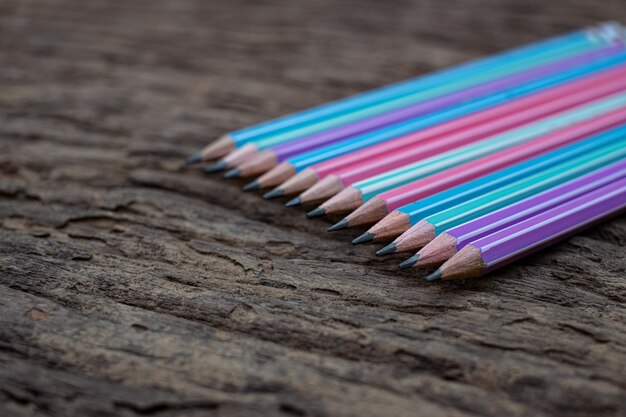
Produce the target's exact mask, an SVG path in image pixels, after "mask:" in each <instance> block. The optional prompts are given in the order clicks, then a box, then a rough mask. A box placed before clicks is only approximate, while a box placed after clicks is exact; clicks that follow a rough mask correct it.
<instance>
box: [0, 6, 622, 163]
mask: <svg viewBox="0 0 626 417" xmlns="http://www.w3.org/2000/svg"><path fill="white" fill-rule="evenodd" d="M607 19H615V20H621V21H622V22H623V21H625V20H626V2H624V1H623V0H560V1H545V0H527V1H515V0H447V1H439V0H413V1H410V0H390V1H384V2H381V1H377V0H343V1H331V0H315V1H312V0H308V1H293V0H271V1H269V0H263V1H257V0H235V1H204V0H135V1H105V0H83V1H69V0H4V1H2V2H1V3H0V60H1V62H2V65H1V68H0V91H1V92H0V112H1V113H0V114H1V115H2V117H3V118H4V120H2V122H3V125H4V126H3V128H2V129H3V133H4V135H3V138H2V142H3V145H2V146H3V149H2V151H5V152H6V151H8V149H7V148H6V147H7V146H9V145H11V147H13V146H18V147H20V146H24V144H23V143H16V141H15V139H17V142H21V141H22V140H23V139H25V138H26V139H29V138H30V140H31V141H32V140H33V137H34V136H37V135H39V134H44V133H43V132H41V131H40V129H38V128H36V127H34V126H29V124H30V123H29V122H30V121H31V118H32V117H35V115H42V114H45V115H46V118H47V120H46V122H45V123H47V124H46V125H45V126H41V128H42V129H43V130H46V131H49V129H45V127H51V126H53V127H54V129H57V128H60V129H64V130H65V131H66V133H67V135H65V136H66V138H65V139H64V141H63V142H64V143H67V142H68V141H72V137H73V136H74V134H78V135H80V136H81V137H80V139H79V140H80V141H81V143H82V144H83V146H87V145H88V143H89V139H90V138H91V136H92V135H96V134H97V135H102V136H104V137H106V138H107V140H106V141H107V143H109V144H110V145H117V146H120V147H126V146H129V145H130V144H132V145H130V146H133V147H135V148H141V149H143V148H144V147H146V146H148V145H149V147H150V148H151V149H152V150H153V151H154V152H156V151H158V149H166V150H167V151H168V152H169V151H170V150H171V151H172V152H175V154H176V155H178V154H180V155H181V156H182V155H184V154H186V153H189V152H191V151H194V150H196V149H198V148H199V147H201V146H203V145H205V144H206V143H207V141H209V140H212V139H213V138H215V137H217V136H218V135H219V134H221V133H223V132H224V131H229V130H233V129H235V128H238V127H242V126H245V125H248V124H251V123H254V122H257V121H261V120H264V119H267V118H269V117H272V116H277V115H281V114H284V113H288V112H291V111H294V110H298V109H302V108H305V107H308V106H311V105H314V104H317V103H321V102H325V101H328V100H332V99H335V98H339V97H343V96H346V95H349V94H353V93H356V92H359V91H363V90H367V89H370V88H373V87H376V86H379V85H383V84H386V83H389V82H393V81H397V80H401V79H404V78H407V77H411V76H414V75H416V74H419V73H423V72H426V71H430V70H433V69H436V68H440V67H444V66H447V65H451V64H454V63H458V62H462V61H465V60H467V59H471V58H475V57H478V56H481V55H484V54H487V53H491V52H495V51H499V50H502V49H505V48H509V47H512V46H516V45H521V44H524V43H527V42H531V41H534V40H537V39H540V38H543V37H546V36H550V35H554V34H557V33H562V32H566V31H569V30H572V29H576V28H579V27H582V26H585V25H590V24H594V23H597V22H600V21H604V20H607ZM7 117H8V118H9V119H8V120H7V119H6V118H7ZM39 124H41V121H40V123H39ZM76 129H78V130H79V131H80V132H75V130H76ZM81 130H85V131H81ZM85 133H86V136H87V137H85V135H83V134H85ZM45 134H48V133H45ZM129 137H131V138H133V140H132V141H131V142H129V141H128V138H129ZM51 139H53V140H54V141H56V140H57V139H56V138H51ZM93 139H94V140H97V139H96V138H93ZM146 139H147V140H148V142H146ZM174 143H175V144H177V145H178V146H177V147H176V149H171V147H172V145H173V144H174ZM59 145H60V146H62V145H63V144H59ZM42 162H44V161H42Z"/></svg>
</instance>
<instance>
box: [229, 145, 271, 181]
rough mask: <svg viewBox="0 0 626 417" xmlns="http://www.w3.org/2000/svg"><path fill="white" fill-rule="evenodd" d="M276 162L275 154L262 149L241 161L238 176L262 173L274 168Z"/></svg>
mask: <svg viewBox="0 0 626 417" xmlns="http://www.w3.org/2000/svg"><path fill="white" fill-rule="evenodd" d="M276 164H277V160H276V154H274V152H272V151H262V152H259V153H257V154H256V155H254V156H252V157H251V158H250V159H248V160H247V161H245V162H243V163H242V164H241V165H240V166H239V167H238V168H239V176H241V177H250V176H252V175H258V174H262V173H264V172H267V171H269V170H270V169H272V168H274V167H275V166H276Z"/></svg>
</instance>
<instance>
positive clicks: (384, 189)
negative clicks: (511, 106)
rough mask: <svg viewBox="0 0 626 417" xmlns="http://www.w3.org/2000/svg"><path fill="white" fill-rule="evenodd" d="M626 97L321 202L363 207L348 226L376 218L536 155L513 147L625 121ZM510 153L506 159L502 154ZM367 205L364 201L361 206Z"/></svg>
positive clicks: (379, 178) (610, 99)
mask: <svg viewBox="0 0 626 417" xmlns="http://www.w3.org/2000/svg"><path fill="white" fill-rule="evenodd" d="M625 99H626V94H624V93H621V94H617V95H613V96H610V97H608V98H604V99H601V100H596V101H594V102H592V103H590V104H585V105H583V106H579V107H576V108H575V109H573V110H569V111H566V112H563V113H559V114H558V115H556V116H552V117H549V118H547V119H544V120H541V121H539V122H535V123H533V124H531V125H529V126H523V127H521V128H517V129H514V130H512V131H508V132H505V133H504V134H500V135H496V136H493V137H490V138H488V139H485V140H482V141H480V142H478V143H475V144H471V145H467V146H464V147H461V148H459V149H455V150H453V151H450V152H446V153H443V154H440V155H438V156H435V157H432V158H428V159H426V160H424V161H420V162H418V163H415V164H410V165H407V166H405V167H402V168H400V169H397V170H393V171H390V172H388V173H385V174H383V175H379V176H375V177H372V178H370V179H368V180H365V181H361V182H358V183H355V184H353V185H352V186H350V187H348V188H346V189H344V190H343V191H341V192H340V193H339V194H337V195H336V196H334V197H333V198H331V199H330V200H328V201H326V202H324V203H323V204H322V206H320V207H321V208H322V209H324V210H325V211H326V213H328V212H330V211H331V210H329V209H328V208H327V207H329V206H330V207H331V209H332V210H333V211H336V212H340V210H344V211H346V208H347V209H354V208H356V207H358V209H357V210H355V211H354V212H352V213H350V215H349V216H348V217H347V218H346V222H344V225H345V227H353V226H358V225H363V224H368V223H375V222H377V221H379V220H380V219H382V218H383V217H384V216H386V215H387V214H388V213H389V212H390V211H391V210H394V209H396V208H398V207H401V206H403V205H406V204H409V203H412V202H413V201H417V200H418V199H420V198H424V197H425V196H427V195H430V194H432V193H434V192H439V191H442V190H443V189H446V188H450V187H452V186H454V185H458V184H459V183H461V182H465V181H468V180H470V179H472V178H476V177H477V176H479V175H485V174H487V173H489V172H492V171H494V170H496V169H500V168H503V167H504V166H505V165H502V164H510V163H514V162H517V161H519V160H521V159H520V158H522V159H523V158H524V157H528V156H531V155H528V154H525V155H524V156H522V154H521V153H520V154H518V155H515V154H513V155H512V154H511V151H507V149H508V148H512V147H513V148H514V150H513V152H516V151H517V150H518V149H521V150H524V149H526V150H527V151H531V152H533V150H535V149H543V150H542V152H545V151H547V150H548V149H545V148H542V147H543V146H544V145H545V146H547V147H550V146H553V145H555V144H559V146H562V145H563V144H564V143H567V142H571V141H573V140H575V139H578V138H580V137H581V135H589V134H592V133H593V132H594V131H595V130H594V129H597V128H598V126H603V127H604V128H605V129H606V128H609V127H610V126H611V125H612V124H617V123H619V120H621V118H622V116H623V114H622V112H623V109H620V108H621V107H623V106H624V104H625V102H624V100H625ZM615 109H617V110H615ZM598 116H600V117H598ZM594 118H596V119H597V120H594ZM537 138H541V139H539V140H538V141H536V142H537V144H536V145H535V144H534V142H533V139H537ZM529 142H530V143H531V144H530V145H527V146H528V148H527V147H525V146H523V144H525V143H529ZM517 146H521V148H518V147H517ZM504 156H505V157H506V158H504V159H501V157H504ZM474 160H478V162H474V163H471V164H469V166H468V168H467V169H471V172H472V174H471V175H473V176H471V177H469V176H467V175H470V174H469V171H464V170H465V169H466V168H464V167H463V164H467V163H470V162H471V161H474ZM455 167H456V168H455ZM442 171H443V172H442ZM433 174H435V175H437V176H436V177H435V178H434V179H436V180H437V181H440V183H436V182H434V181H433V178H428V177H429V176H432V175H433ZM425 190H428V194H425ZM349 193H352V194H353V195H356V196H357V198H354V197H352V200H349V201H345V196H346V195H349ZM366 200H368V201H367V203H366V204H363V202H364V201H366ZM361 205H363V206H362V207H360V206H361ZM373 213H375V214H373Z"/></svg>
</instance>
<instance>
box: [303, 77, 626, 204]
mask: <svg viewBox="0 0 626 417" xmlns="http://www.w3.org/2000/svg"><path fill="white" fill-rule="evenodd" d="M624 69H626V68H624ZM620 72H621V73H622V74H624V75H626V71H624V72H622V71H620ZM624 75H621V76H622V77H624ZM620 88H621V89H622V90H623V89H624V88H626V78H622V79H619V78H618V79H615V81H614V82H612V83H611V82H609V83H606V84H601V85H598V86H597V87H595V88H594V87H592V86H589V88H583V89H581V90H580V91H578V93H573V94H569V95H566V96H564V97H561V98H557V99H556V100H552V101H549V100H542V101H536V102H533V101H534V100H533V101H530V103H528V105H527V106H526V107H522V106H507V108H508V109H509V110H511V111H509V112H507V113H505V115H504V116H502V117H500V118H498V119H495V120H490V121H488V122H485V123H478V124H474V125H473V126H472V127H470V128H468V129H465V130H463V131H461V132H458V133H453V134H450V135H446V136H444V137H441V136H439V137H434V138H430V139H427V140H424V141H420V142H418V143H416V144H414V145H410V146H407V147H405V148H403V149H398V150H394V151H391V152H387V153H385V154H383V155H381V156H379V157H374V158H371V159H370V160H368V161H366V162H363V163H361V164H359V165H356V166H352V167H351V168H349V169H345V170H342V171H340V172H339V173H337V174H336V175H334V176H332V177H333V178H337V179H338V180H339V181H340V183H341V184H354V183H356V182H358V181H360V180H367V179H368V178H371V177H372V176H375V175H385V174H386V173H388V172H390V171H392V170H394V169H399V168H402V167H404V166H407V165H409V164H412V163H417V162H419V161H423V160H425V159H427V158H429V157H432V156H435V155H438V154H442V153H444V152H447V151H451V150H453V149H455V148H459V147H460V146H463V145H468V144H470V143H473V142H477V141H479V140H480V139H484V138H485V137H486V136H491V135H495V134H499V133H503V132H505V131H508V130H510V129H513V128H516V127H520V126H521V125H524V124H528V123H530V122H532V121H535V120H538V119H543V118H546V117H548V116H550V115H553V114H555V113H558V112H559V111H564V110H567V109H568V108H571V107H573V106H574V105H576V104H581V103H582V102H584V101H585V100H586V101H589V99H590V98H598V97H601V96H602V95H607V94H609V93H610V92H616V91H619V89H620ZM542 96H543V95H542ZM540 98H541V97H540ZM511 104H513V103H511ZM503 107H504V106H503ZM512 107H515V108H514V109H511V108H512ZM329 182H330V181H327V182H325V183H324V184H323V185H325V184H326V183H329ZM337 188H338V187H337ZM313 192H314V190H313V191H311V193H313ZM315 197H316V195H313V198H315ZM301 200H302V199H301ZM305 201H306V200H305Z"/></svg>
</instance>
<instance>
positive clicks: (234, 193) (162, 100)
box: [0, 0, 626, 417]
mask: <svg viewBox="0 0 626 417" xmlns="http://www.w3.org/2000/svg"><path fill="white" fill-rule="evenodd" d="M605 19H618V20H619V19H621V20H622V21H626V3H625V2H624V1H623V0H614V1H601V0H571V1H552V2H551V1H545V0H544V1H539V0H533V1H512V0H510V1H509V0H507V1H500V0H475V1H466V0H446V1H440V0H423V1H419V2H417V1H416V2H410V1H407V0H404V1H402V0H392V1H384V2H383V1H378V0H348V1H342V2H337V1H331V0H326V1H312V0H309V1H304V0H303V1H293V0H280V1H254V0H235V1H228V2H218V1H203V0H171V1H164V0H138V1H111V0H81V1H68V0H30V1H26V0H4V1H2V2H1V3H0V172H1V176H0V221H1V224H2V227H1V228H0V415H2V416H11V417H13V416H26V415H51V416H63V415H71V416H81V417H82V416H91V415H94V416H95V415H97V416H122V417H123V416H137V415H150V416H183V415H185V416H186V415H192V416H204V415H220V416H247V415H263V416H270V415H284V416H323V415H329V416H374V415H385V416H415V415H420V416H439V415H445V416H477V415H485V416H498V417H500V416H533V417H537V416H547V415H555V416H587V415H588V416H605V415H606V416H617V415H622V416H623V415H626V368H625V367H626V314H625V309H624V305H625V304H624V303H625V301H626V286H625V282H626V281H625V278H626V259H625V253H626V251H625V249H624V248H625V247H626V217H624V216H622V217H621V218H618V219H616V220H614V221H612V222H610V223H608V224H605V225H603V226H601V227H598V228H596V229H594V230H591V231H589V232H587V233H584V234H582V235H579V236H577V237H575V238H572V239H570V240H569V241H568V242H565V243H563V244H561V245H559V246H558V247H556V248H554V249H551V250H548V251H545V252H544V253H542V254H540V255H537V256H534V257H532V258H530V259H528V260H526V261H525V262H520V263H518V264H516V265H515V266H512V267H510V268H507V269H505V270H503V271H502V272H500V273H497V274H493V275H491V276H490V277H489V278H485V279H478V280H475V281H472V282H467V283H453V284H444V285H439V284H437V285H427V284H426V283H424V282H422V281H421V277H422V276H423V275H420V274H414V273H411V272H409V273H400V272H398V270H397V268H396V266H397V263H398V262H399V261H400V260H401V259H402V258H395V259H378V258H376V257H375V256H373V250H374V249H375V246H360V247H352V246H351V245H350V244H349V241H348V239H350V238H351V237H354V236H355V235H357V234H358V233H360V231H353V232H346V233H337V234H327V233H326V232H324V229H325V227H327V226H328V224H329V223H327V222H324V221H308V220H306V219H305V218H304V215H303V211H298V210H286V209H283V208H282V207H281V204H280V202H265V201H262V200H261V199H260V198H259V196H258V195H254V194H244V193H242V192H240V189H239V187H240V186H241V184H242V183H235V182H228V183H226V182H223V181H221V180H219V179H218V178H216V177H206V176H203V175H202V174H201V173H199V172H198V170H197V169H187V168H184V167H183V166H182V164H181V160H182V158H183V157H184V156H186V155H187V154H189V153H191V152H194V151H196V150H198V149H199V148H200V147H201V146H203V145H204V144H205V143H207V142H208V141H209V140H211V139H213V138H215V137H216V136H218V135H219V134H220V133H222V132H224V131H228V130H231V129H235V128H238V127H242V126H245V125H247V124H250V123H253V122H256V121H260V120H263V119H266V118H269V117H272V116H276V115H280V114H283V113H286V112H291V111H294V110H297V109H301V108H304V107H307V106H310V105H313V104H316V103H321V102H324V101H327V100H330V99H334V98H337V97H342V96H345V95H347V94H351V93H354V92H358V91H362V90H365V89H368V88H372V87H375V86H378V85H381V84H385V83H388V82H392V81H396V80H400V79H403V78H406V77H409V76H411V75H414V74H417V73H420V72H424V71H428V70H432V69H435V68H439V67H442V66H444V65H449V64H453V63H456V62H461V61H463V60H466V59H470V58H473V57H476V56H480V55H482V54H484V53H488V52H493V51H497V50H500V49H503V48H507V47H511V46H514V45H518V44H522V43H524V42H528V41H532V40H535V39H539V38H541V37H544V36H548V35H552V34H556V33H560V32H563V31H566V30H570V29H574V28H577V27H580V26H583V25H586V24H591V23H595V22H598V21H602V20H605Z"/></svg>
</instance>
